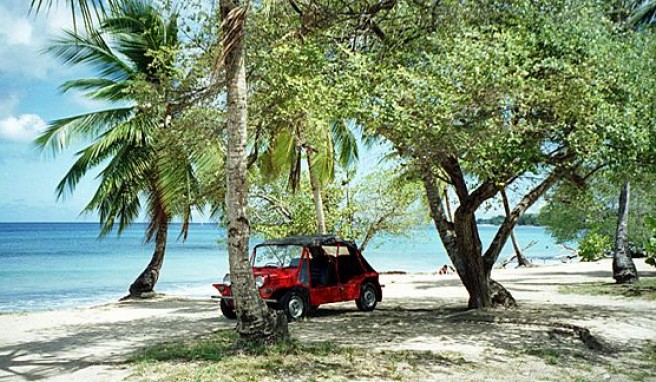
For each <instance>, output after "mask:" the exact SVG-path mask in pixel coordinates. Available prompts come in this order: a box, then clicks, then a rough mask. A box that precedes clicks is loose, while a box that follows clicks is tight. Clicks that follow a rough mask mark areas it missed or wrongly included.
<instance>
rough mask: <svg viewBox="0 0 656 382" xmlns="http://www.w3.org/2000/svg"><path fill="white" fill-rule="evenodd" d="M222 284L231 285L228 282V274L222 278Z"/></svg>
mask: <svg viewBox="0 0 656 382" xmlns="http://www.w3.org/2000/svg"><path fill="white" fill-rule="evenodd" d="M223 283H224V284H225V285H227V286H230V284H232V283H231V282H230V273H226V275H225V276H223Z"/></svg>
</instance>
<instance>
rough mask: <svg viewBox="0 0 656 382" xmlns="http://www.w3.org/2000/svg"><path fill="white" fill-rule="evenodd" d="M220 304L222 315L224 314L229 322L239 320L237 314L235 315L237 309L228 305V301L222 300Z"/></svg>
mask: <svg viewBox="0 0 656 382" xmlns="http://www.w3.org/2000/svg"><path fill="white" fill-rule="evenodd" d="M219 304H220V305H221V313H223V316H224V317H225V318H227V319H229V320H234V319H235V318H237V313H235V309H234V308H233V307H231V306H230V305H229V304H228V300H225V299H221V302H220V303H219Z"/></svg>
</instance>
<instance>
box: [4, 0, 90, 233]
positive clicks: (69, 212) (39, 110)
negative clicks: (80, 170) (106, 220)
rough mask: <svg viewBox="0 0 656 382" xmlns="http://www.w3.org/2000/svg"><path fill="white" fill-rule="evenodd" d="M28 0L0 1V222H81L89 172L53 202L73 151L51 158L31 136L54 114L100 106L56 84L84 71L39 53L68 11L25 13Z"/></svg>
mask: <svg viewBox="0 0 656 382" xmlns="http://www.w3.org/2000/svg"><path fill="white" fill-rule="evenodd" d="M28 4H29V1H26V0H2V2H0V221H85V220H95V217H94V216H89V217H87V218H86V219H85V218H81V217H79V216H78V215H79V212H80V210H81V209H82V207H83V206H84V203H85V201H86V200H88V199H89V198H90V196H91V195H92V192H93V186H94V182H93V179H92V177H91V179H89V180H88V181H87V180H85V181H84V182H83V183H82V184H81V185H80V187H79V189H78V190H77V192H76V193H75V194H74V195H72V196H70V197H68V198H66V200H63V201H59V202H58V201H57V199H56V197H55V193H54V189H55V186H56V184H57V183H58V181H59V179H61V177H62V176H63V175H64V173H65V171H66V169H67V168H68V167H69V166H70V165H71V163H72V162H73V155H74V152H73V151H71V152H65V153H62V155H59V156H58V157H57V158H55V159H53V158H52V156H51V155H45V154H44V153H41V152H40V151H39V150H38V149H36V148H35V147H34V145H33V144H32V143H31V141H32V139H33V138H34V137H35V136H36V135H37V134H38V133H39V132H41V131H43V129H44V128H45V127H46V126H47V123H48V121H50V120H52V119H56V118H61V117H65V116H70V115H73V114H78V113H83V112H87V111H90V110H94V109H97V108H99V107H102V105H98V104H94V103H92V102H89V101H88V100H85V99H84V98H82V97H80V96H79V95H75V94H61V93H60V92H59V91H58V90H57V88H58V86H59V85H60V84H61V83H63V82H64V81H65V80H67V79H71V78H79V77H81V76H84V73H83V72H81V71H79V70H77V71H74V70H71V69H67V68H66V67H65V66H63V65H61V64H60V63H59V62H57V60H55V59H53V58H52V57H49V56H48V55H45V54H42V50H43V49H44V47H45V46H46V45H47V42H48V40H49V39H51V38H53V37H55V36H56V35H57V33H59V31H61V30H62V28H66V27H69V28H70V25H71V20H70V14H69V13H68V12H66V10H65V9H63V8H61V9H59V8H57V7H54V8H53V9H52V10H51V11H50V12H49V13H48V14H47V15H46V14H43V15H39V16H38V17H35V16H30V15H29V14H28V11H29V8H28Z"/></svg>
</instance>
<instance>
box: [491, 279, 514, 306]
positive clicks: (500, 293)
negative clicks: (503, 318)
mask: <svg viewBox="0 0 656 382" xmlns="http://www.w3.org/2000/svg"><path fill="white" fill-rule="evenodd" d="M490 290H491V294H492V305H493V306H494V307H495V308H499V307H504V308H516V307H517V301H515V298H514V297H513V296H512V294H510V292H508V290H507V289H506V288H504V287H503V285H501V284H499V283H498V282H496V281H494V280H490Z"/></svg>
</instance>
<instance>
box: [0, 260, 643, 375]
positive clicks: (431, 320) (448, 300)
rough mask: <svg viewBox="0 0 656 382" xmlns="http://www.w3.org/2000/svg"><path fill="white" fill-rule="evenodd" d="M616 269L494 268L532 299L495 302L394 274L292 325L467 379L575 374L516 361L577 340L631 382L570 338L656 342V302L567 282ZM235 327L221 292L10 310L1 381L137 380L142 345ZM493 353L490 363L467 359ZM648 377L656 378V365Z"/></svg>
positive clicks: (593, 369) (611, 347) (443, 279)
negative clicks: (585, 335)
mask: <svg viewBox="0 0 656 382" xmlns="http://www.w3.org/2000/svg"><path fill="white" fill-rule="evenodd" d="M636 265H637V266H638V268H639V271H640V272H641V275H643V276H648V277H654V276H656V272H655V271H654V268H649V267H647V266H646V265H645V264H644V263H643V262H642V261H641V260H638V261H637V264H636ZM610 269H611V263H610V262H609V261H608V260H606V261H601V262H598V263H579V264H559V265H551V266H549V265H545V266H540V267H537V268H529V269H502V270H495V271H494V272H493V278H494V279H496V280H497V281H499V282H501V283H502V284H503V285H504V286H506V288H508V289H509V290H510V291H511V292H512V293H513V295H514V296H515V298H516V299H517V300H518V302H519V303H520V304H521V308H520V309H517V310H509V311H494V312H483V313H471V312H468V311H465V310H464V307H465V305H466V299H467V294H466V291H465V290H464V288H463V287H462V285H461V284H460V281H459V279H458V278H457V276H455V275H435V274H408V275H383V276H381V281H382V283H383V284H385V288H384V291H383V293H384V301H383V302H382V303H381V304H380V305H379V307H378V308H377V309H376V311H374V312H372V313H362V312H359V311H357V309H355V306H354V304H353V303H342V304H332V305H328V306H326V307H325V308H323V307H322V309H319V310H318V311H317V312H316V313H315V314H314V315H312V316H311V317H309V318H308V319H306V320H304V321H302V322H297V323H293V324H291V325H290V330H291V332H292V335H293V336H295V337H297V338H299V339H301V340H314V341H316V340H333V341H337V342H338V343H342V344H346V345H353V346H363V344H366V345H365V346H368V347H374V348H378V349H392V350H398V349H410V350H430V351H432V352H436V353H439V354H452V355H456V356H457V359H458V360H459V362H457V365H456V367H455V368H454V367H453V365H448V362H447V364H445V365H443V366H442V367H436V369H434V370H432V371H427V373H428V374H427V375H426V378H428V379H432V378H433V377H435V376H436V375H441V376H443V377H444V378H443V380H450V377H448V376H449V375H450V373H454V372H455V373H456V374H458V373H460V374H458V375H459V376H458V378H457V379H458V380H470V381H476V380H482V379H488V380H489V379H490V378H491V379H492V380H494V379H500V378H502V376H503V379H504V380H506V381H513V380H517V381H520V380H545V379H548V380H558V379H560V380H571V379H568V378H567V374H566V373H567V368H566V367H563V364H560V365H557V366H549V365H547V364H545V363H544V362H521V363H520V362H509V361H508V359H509V358H508V357H516V356H518V355H521V357H523V358H522V359H523V360H524V361H526V360H528V361H531V357H528V356H525V355H524V354H525V353H526V351H527V349H536V348H540V349H542V348H545V347H548V346H551V345H553V346H556V345H557V347H558V348H559V349H561V350H562V349H563V348H566V349H570V348H571V349H572V354H575V355H577V357H579V358H581V357H582V358H583V359H585V360H586V361H588V362H589V363H590V364H591V365H592V366H590V367H589V375H590V378H591V379H590V380H618V381H621V380H626V378H624V377H623V376H622V375H620V374H618V375H614V374H613V373H612V372H609V371H608V370H609V367H606V366H604V367H602V366H599V365H606V363H608V364H612V359H613V356H612V355H608V354H610V353H608V352H606V353H604V352H602V353H600V354H597V353H595V354H592V353H590V352H583V353H582V352H581V349H582V348H585V346H584V345H583V344H582V343H580V341H579V340H578V339H577V338H574V337H575V336H572V338H569V336H567V335H566V334H567V333H566V331H565V330H563V325H567V324H573V325H578V326H582V327H585V328H587V329H589V330H590V332H591V333H592V334H593V335H594V336H595V337H597V338H598V339H599V340H600V341H602V343H603V344H604V345H605V346H606V348H607V350H608V351H610V352H615V353H617V352H622V353H623V354H631V352H635V351H637V350H639V347H640V346H644V344H645V343H647V344H649V343H651V342H649V341H656V325H654V321H653V320H654V317H655V316H656V301H647V300H641V299H634V298H632V299H628V298H623V297H603V296H599V297H597V296H580V295H566V294H559V293H558V292H557V289H558V287H559V286H560V285H563V284H573V283H582V282H590V281H604V282H609V283H610V282H612V278H611V273H610ZM232 327H234V322H232V321H228V320H226V319H224V318H223V317H222V316H221V315H220V312H219V310H218V306H217V304H216V303H214V302H212V301H211V300H209V299H190V298H177V297H162V298H158V299H156V300H153V301H143V302H126V303H115V304H108V305H102V306H97V307H92V308H86V309H75V310H64V311H49V312H39V313H17V314H7V315H0V381H14V380H16V381H33V380H52V381H120V380H124V379H131V378H130V376H131V375H132V374H133V370H132V369H130V366H129V365H126V364H124V363H123V361H124V360H125V359H126V358H127V357H129V355H130V354H131V353H133V352H134V351H135V350H136V349H139V348H142V347H145V346H149V345H152V344H154V343H158V342H166V341H171V340H175V339H179V338H189V337H193V336H199V335H203V334H207V333H210V332H212V331H214V330H217V329H225V328H232ZM607 353H608V354H607ZM604 357H607V359H606V358H604ZM447 358H448V357H447ZM588 358H589V359H588ZM579 361H580V359H579ZM481 362H483V363H484V364H485V370H481V369H480V368H478V369H476V368H473V369H472V368H468V367H467V366H466V365H468V364H474V363H481ZM595 362H597V363H595ZM463 365H465V366H463ZM622 366H624V367H626V366H627V365H626V362H625V363H624V364H622ZM629 366H630V365H629ZM636 367H637V368H639V367H641V366H640V365H639V364H636ZM610 370H612V368H610ZM444 373H446V374H444ZM490 373H491V374H490ZM563 373H565V374H563ZM655 373H656V372H655ZM648 374H649V372H648ZM490 376H492V377H490ZM495 376H496V377H495ZM546 376H549V378H546ZM643 377H644V376H643ZM649 378H652V379H649ZM643 379H644V380H652V381H655V380H656V379H655V378H653V374H652V375H651V376H650V375H648V376H646V377H644V378H643Z"/></svg>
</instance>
